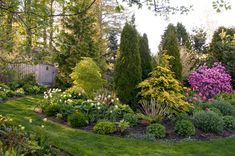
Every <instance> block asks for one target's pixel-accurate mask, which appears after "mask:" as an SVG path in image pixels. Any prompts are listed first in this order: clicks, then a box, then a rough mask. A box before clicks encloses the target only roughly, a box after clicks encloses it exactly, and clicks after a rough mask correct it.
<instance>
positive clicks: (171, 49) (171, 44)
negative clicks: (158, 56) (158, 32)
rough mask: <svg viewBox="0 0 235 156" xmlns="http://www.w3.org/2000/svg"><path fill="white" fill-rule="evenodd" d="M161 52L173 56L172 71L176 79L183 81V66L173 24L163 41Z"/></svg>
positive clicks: (169, 26) (170, 25)
mask: <svg viewBox="0 0 235 156" xmlns="http://www.w3.org/2000/svg"><path fill="white" fill-rule="evenodd" d="M161 50H162V51H166V52H167V53H166V54H167V55H170V56H173V57H174V59H173V60H171V62H170V65H171V70H172V71H173V72H174V73H175V77H176V79H178V80H179V81H182V64H181V60H180V52H179V45H178V41H177V33H176V29H175V27H174V25H173V24H169V25H168V27H167V29H166V31H165V33H164V35H163V39H162V43H161Z"/></svg>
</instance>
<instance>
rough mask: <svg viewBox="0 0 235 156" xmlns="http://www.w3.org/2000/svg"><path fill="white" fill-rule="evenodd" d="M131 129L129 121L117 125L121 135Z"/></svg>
mask: <svg viewBox="0 0 235 156" xmlns="http://www.w3.org/2000/svg"><path fill="white" fill-rule="evenodd" d="M129 127H130V124H129V122H127V121H124V120H122V121H120V122H118V123H117V129H118V131H119V132H121V133H123V132H125V131H126V130H127V129H128V128H129Z"/></svg>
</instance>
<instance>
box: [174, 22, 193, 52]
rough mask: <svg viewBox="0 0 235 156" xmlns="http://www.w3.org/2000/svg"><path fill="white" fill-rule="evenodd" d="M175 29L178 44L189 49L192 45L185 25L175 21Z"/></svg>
mask: <svg viewBox="0 0 235 156" xmlns="http://www.w3.org/2000/svg"><path fill="white" fill-rule="evenodd" d="M176 31H177V39H178V42H179V45H180V46H184V47H186V48H187V49H189V50H190V49H191V48H192V46H191V43H190V37H189V34H188V32H187V30H186V28H185V26H184V25H183V24H182V23H177V26H176Z"/></svg>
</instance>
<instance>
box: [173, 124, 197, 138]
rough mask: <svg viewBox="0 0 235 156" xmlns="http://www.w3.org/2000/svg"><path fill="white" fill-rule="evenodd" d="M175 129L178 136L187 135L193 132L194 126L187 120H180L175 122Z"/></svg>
mask: <svg viewBox="0 0 235 156" xmlns="http://www.w3.org/2000/svg"><path fill="white" fill-rule="evenodd" d="M175 131H176V133H177V134H178V135H180V136H184V137H189V136H192V135H194V134H195V127H194V125H193V123H192V122H191V121H189V120H180V121H177V122H176V127H175Z"/></svg>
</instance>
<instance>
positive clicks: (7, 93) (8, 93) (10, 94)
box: [6, 90, 16, 97]
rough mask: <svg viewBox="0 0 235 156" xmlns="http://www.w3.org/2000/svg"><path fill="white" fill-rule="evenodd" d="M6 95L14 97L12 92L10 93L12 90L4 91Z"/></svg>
mask: <svg viewBox="0 0 235 156" xmlns="http://www.w3.org/2000/svg"><path fill="white" fill-rule="evenodd" d="M6 95H7V97H13V96H15V95H16V93H15V92H14V91H12V90H7V91H6Z"/></svg>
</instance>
